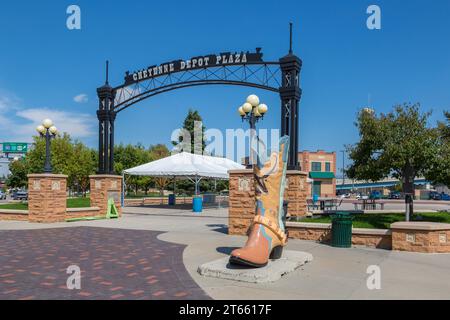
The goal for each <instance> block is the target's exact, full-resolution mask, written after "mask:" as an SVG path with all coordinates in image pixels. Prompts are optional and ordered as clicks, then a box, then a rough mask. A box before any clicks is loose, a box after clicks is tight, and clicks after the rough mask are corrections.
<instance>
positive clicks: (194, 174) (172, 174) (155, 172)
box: [124, 152, 245, 194]
mask: <svg viewBox="0 0 450 320" xmlns="http://www.w3.org/2000/svg"><path fill="white" fill-rule="evenodd" d="M233 169H245V167H244V166H243V165H241V164H239V163H237V162H234V161H232V160H230V159H227V158H219V157H211V156H204V155H198V154H193V153H187V152H181V153H177V154H174V155H172V156H169V157H166V158H163V159H159V160H156V161H152V162H149V163H146V164H143V165H140V166H137V167H134V168H130V169H126V170H124V175H125V174H127V175H133V176H150V177H167V178H178V177H179V178H185V179H189V180H191V181H193V182H194V183H195V192H196V194H198V183H199V182H200V180H201V179H202V178H213V179H223V180H226V179H228V178H229V176H228V170H233Z"/></svg>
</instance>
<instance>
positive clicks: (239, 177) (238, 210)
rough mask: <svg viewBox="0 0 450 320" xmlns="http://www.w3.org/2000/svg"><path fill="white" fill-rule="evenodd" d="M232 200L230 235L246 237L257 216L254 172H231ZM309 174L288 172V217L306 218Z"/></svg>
mask: <svg viewBox="0 0 450 320" xmlns="http://www.w3.org/2000/svg"><path fill="white" fill-rule="evenodd" d="M228 173H229V174H230V200H229V209H228V233H229V234H239V235H245V234H246V232H247V230H248V228H249V226H250V224H251V222H252V220H253V218H254V216H255V188H254V182H253V170H252V169H245V170H230V171H229V172H228ZM306 176H307V174H306V173H304V172H301V171H298V170H288V171H287V172H286V178H287V181H286V190H285V192H284V199H285V200H287V201H289V204H288V216H291V217H293V216H305V215H306V213H307V207H306V193H307V183H306Z"/></svg>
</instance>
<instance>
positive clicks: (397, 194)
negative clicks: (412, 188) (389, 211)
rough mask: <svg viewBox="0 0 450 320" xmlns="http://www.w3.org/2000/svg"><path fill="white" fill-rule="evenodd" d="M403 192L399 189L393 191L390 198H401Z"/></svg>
mask: <svg viewBox="0 0 450 320" xmlns="http://www.w3.org/2000/svg"><path fill="white" fill-rule="evenodd" d="M401 198H402V194H401V193H400V192H398V191H392V192H390V193H389V199H401Z"/></svg>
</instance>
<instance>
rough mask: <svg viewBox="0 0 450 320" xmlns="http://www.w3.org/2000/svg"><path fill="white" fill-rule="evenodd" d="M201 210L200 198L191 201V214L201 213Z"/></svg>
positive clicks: (201, 201)
mask: <svg viewBox="0 0 450 320" xmlns="http://www.w3.org/2000/svg"><path fill="white" fill-rule="evenodd" d="M202 210H203V199H202V197H198V196H197V197H194V198H193V199H192V211H193V212H198V213H200V212H202Z"/></svg>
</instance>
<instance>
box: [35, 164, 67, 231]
mask: <svg viewBox="0 0 450 320" xmlns="http://www.w3.org/2000/svg"><path fill="white" fill-rule="evenodd" d="M66 189H67V176H66V175H63V174H47V173H44V174H29V175H28V221H30V222H46V223H48V222H61V221H64V220H65V216H66V207H67V202H66V201H67V193H66Z"/></svg>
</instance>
